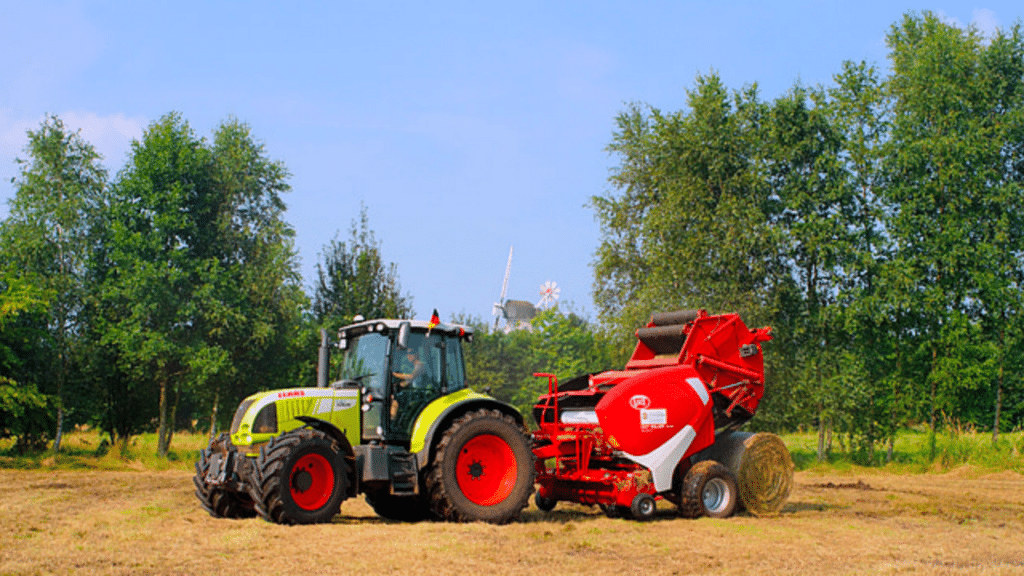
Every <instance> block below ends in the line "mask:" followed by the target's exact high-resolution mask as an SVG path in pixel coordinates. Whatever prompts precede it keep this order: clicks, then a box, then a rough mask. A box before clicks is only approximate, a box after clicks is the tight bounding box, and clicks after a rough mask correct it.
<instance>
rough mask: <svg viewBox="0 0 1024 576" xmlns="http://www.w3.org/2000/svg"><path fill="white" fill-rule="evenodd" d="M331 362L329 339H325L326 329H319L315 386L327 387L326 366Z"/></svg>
mask: <svg viewBox="0 0 1024 576" xmlns="http://www.w3.org/2000/svg"><path fill="white" fill-rule="evenodd" d="M330 363H331V348H330V341H328V339H327V329H326V328H321V329H320V357H319V359H318V362H317V365H316V387H317V388H327V367H328V365H329V364H330Z"/></svg>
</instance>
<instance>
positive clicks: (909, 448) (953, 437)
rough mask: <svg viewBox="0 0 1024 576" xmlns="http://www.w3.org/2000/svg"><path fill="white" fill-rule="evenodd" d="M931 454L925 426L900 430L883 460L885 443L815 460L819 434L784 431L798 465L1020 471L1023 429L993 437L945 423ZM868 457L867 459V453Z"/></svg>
mask: <svg viewBox="0 0 1024 576" xmlns="http://www.w3.org/2000/svg"><path fill="white" fill-rule="evenodd" d="M934 438H935V455H934V458H933V457H932V450H931V439H932V435H931V432H930V431H928V430H927V429H923V428H915V429H906V430H901V431H900V432H899V433H897V434H896V440H895V442H894V444H893V454H892V461H891V462H888V463H887V462H886V457H887V454H886V451H887V445H885V444H882V443H879V444H876V445H875V450H874V453H873V454H871V455H866V454H864V453H863V452H860V453H851V452H849V451H845V452H844V451H838V450H836V451H833V452H832V453H830V454H828V455H827V457H826V459H825V461H824V462H818V452H817V449H818V436H817V434H816V433H813V432H807V433H793V434H784V435H782V439H783V440H784V441H785V442H786V446H787V447H788V448H789V451H790V453H791V454H792V455H793V463H794V464H796V468H797V470H810V469H822V470H828V469H838V470H846V469H851V468H854V467H857V466H859V465H862V464H863V463H865V462H874V463H876V464H875V466H876V467H881V468H884V469H889V470H892V471H900V472H943V471H947V470H950V469H953V468H958V467H961V466H964V465H969V466H973V467H976V468H979V469H982V470H991V471H999V470H1011V471H1014V472H1019V473H1024V456H1022V455H1024V432H1021V431H1015V432H1009V433H1003V434H1000V435H999V441H998V442H996V443H993V442H992V434H991V433H989V432H978V431H976V430H974V429H972V428H962V427H948V428H947V430H946V431H944V432H939V433H937V434H936V435H935V437H934ZM868 456H870V458H869V457H868Z"/></svg>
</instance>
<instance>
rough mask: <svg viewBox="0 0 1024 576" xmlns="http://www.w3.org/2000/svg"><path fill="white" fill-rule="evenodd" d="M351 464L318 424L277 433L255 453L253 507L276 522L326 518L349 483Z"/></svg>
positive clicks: (310, 521) (336, 508) (314, 521)
mask: <svg viewBox="0 0 1024 576" xmlns="http://www.w3.org/2000/svg"><path fill="white" fill-rule="evenodd" d="M349 475H350V469H349V464H348V462H347V461H346V459H345V455H344V454H342V452H341V450H340V448H339V447H338V443H337V442H336V441H335V440H334V439H332V438H330V437H329V436H327V435H326V434H324V433H323V432H321V431H319V430H310V429H306V428H300V429H298V430H293V431H291V432H287V433H285V434H281V435H280V436H275V437H274V438H272V439H271V440H270V442H269V443H268V444H267V445H266V446H264V447H263V448H261V449H260V455H259V457H258V458H257V459H256V464H255V473H254V474H253V476H254V481H253V483H252V488H251V492H252V496H253V500H255V502H256V510H257V511H258V512H259V513H260V516H263V518H264V519H266V520H267V521H269V522H275V523H277V524H319V523H323V522H330V521H331V519H332V518H334V516H335V515H337V514H338V512H339V511H340V509H341V502H342V500H344V499H345V497H346V495H347V494H346V493H347V492H348V486H349Z"/></svg>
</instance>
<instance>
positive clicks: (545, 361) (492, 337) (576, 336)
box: [456, 306, 626, 415]
mask: <svg viewBox="0 0 1024 576" xmlns="http://www.w3.org/2000/svg"><path fill="white" fill-rule="evenodd" d="M456 321H457V322H462V323H467V324H471V325H473V326H474V329H475V332H474V335H473V343H472V344H470V345H468V346H467V347H466V351H465V355H466V375H467V378H468V379H469V384H470V386H472V387H473V388H474V389H476V390H484V389H490V391H491V394H492V395H494V397H495V398H498V399H499V400H503V401H505V402H509V403H511V404H512V405H514V406H516V407H517V408H518V409H519V410H520V411H521V412H523V414H527V415H528V414H529V413H530V412H531V410H532V408H533V405H534V403H535V402H536V401H537V397H538V396H539V395H540V394H543V393H546V392H547V385H548V383H547V382H548V381H547V379H546V378H537V377H534V376H533V374H534V373H538V372H543V373H549V374H555V375H556V376H557V377H558V378H559V380H567V379H569V378H571V377H573V376H578V375H581V374H589V373H593V372H600V371H603V370H609V369H612V368H617V367H621V366H622V365H623V364H624V363H625V361H626V358H625V356H624V355H623V354H621V353H620V352H619V349H618V348H617V347H616V345H615V343H614V342H612V340H611V339H610V338H609V337H608V336H607V335H606V334H604V333H603V332H600V331H598V330H597V329H596V327H595V326H594V325H592V324H591V323H589V322H587V321H586V320H584V319H583V318H581V317H580V316H579V315H577V314H575V313H573V312H562V311H561V310H560V309H559V308H558V307H557V306H556V307H554V308H551V309H550V310H544V311H541V312H540V313H539V314H538V315H537V317H536V318H534V319H533V322H532V323H531V326H532V329H531V330H513V331H511V332H508V333H505V332H503V331H500V330H493V331H492V330H490V329H489V327H488V325H487V323H485V322H483V321H481V320H479V319H476V320H474V319H457V320H456Z"/></svg>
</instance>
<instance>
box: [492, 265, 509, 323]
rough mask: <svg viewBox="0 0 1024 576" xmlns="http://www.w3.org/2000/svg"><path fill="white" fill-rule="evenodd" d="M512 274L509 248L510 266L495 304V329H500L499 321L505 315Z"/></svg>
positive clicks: (507, 266)
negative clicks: (509, 278)
mask: <svg viewBox="0 0 1024 576" xmlns="http://www.w3.org/2000/svg"><path fill="white" fill-rule="evenodd" d="M510 272H512V246H509V247H508V264H506V265H505V279H504V280H503V281H502V282H501V296H499V297H498V301H497V302H495V303H494V329H495V330H497V329H498V321H499V320H501V318H502V316H504V315H505V293H506V292H507V291H508V275H509V273H510Z"/></svg>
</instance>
